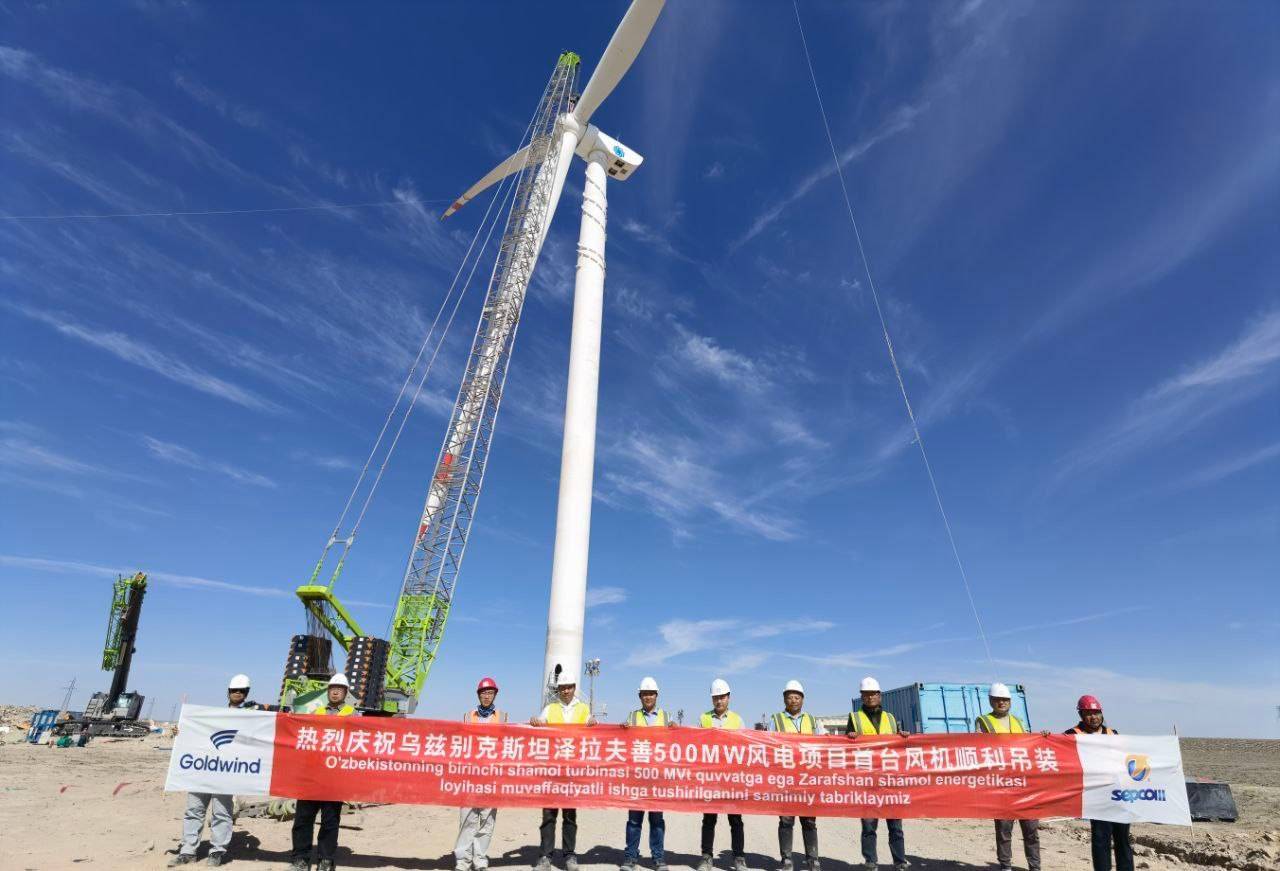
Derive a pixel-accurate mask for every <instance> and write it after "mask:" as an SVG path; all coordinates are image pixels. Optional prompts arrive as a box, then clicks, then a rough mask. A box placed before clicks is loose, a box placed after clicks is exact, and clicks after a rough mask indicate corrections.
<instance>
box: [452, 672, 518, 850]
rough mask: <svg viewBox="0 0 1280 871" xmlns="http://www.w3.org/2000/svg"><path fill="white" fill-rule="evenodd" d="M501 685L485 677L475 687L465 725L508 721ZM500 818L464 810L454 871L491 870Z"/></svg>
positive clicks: (491, 810) (490, 810)
mask: <svg viewBox="0 0 1280 871" xmlns="http://www.w3.org/2000/svg"><path fill="white" fill-rule="evenodd" d="M497 699H498V682H497V681H495V680H494V679H493V678H491V677H482V678H480V682H479V683H478V684H476V706H475V707H474V708H472V709H471V710H469V711H467V712H466V713H465V714H463V715H462V722H464V723H471V724H472V725H486V724H487V725H494V724H496V723H505V722H507V715H506V713H505V712H504V711H500V710H498V707H497V704H496V702H497ZM497 819H498V809H497V808H495V807H464V808H462V809H461V814H460V818H459V824H458V839H457V840H456V841H455V842H454V844H453V867H454V871H483V869H485V868H488V867H489V841H491V840H492V839H493V826H494V823H496V822H497Z"/></svg>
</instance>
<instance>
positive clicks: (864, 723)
mask: <svg viewBox="0 0 1280 871" xmlns="http://www.w3.org/2000/svg"><path fill="white" fill-rule="evenodd" d="M849 731H850V732H855V733H857V734H859V735H896V734H898V721H897V720H895V719H894V718H893V714H891V713H889V712H888V711H885V710H882V711H880V729H879V730H878V731H877V729H876V726H875V723H872V722H871V718H870V717H868V716H867V712H866V711H864V710H862V709H861V708H859V709H858V710H856V711H854V712H853V713H852V714H850V715H849Z"/></svg>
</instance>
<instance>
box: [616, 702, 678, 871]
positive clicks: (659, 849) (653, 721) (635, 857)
mask: <svg viewBox="0 0 1280 871" xmlns="http://www.w3.org/2000/svg"><path fill="white" fill-rule="evenodd" d="M636 694H637V695H639V697H640V707H638V708H636V709H635V710H634V711H632V712H631V713H630V714H628V715H627V719H626V722H624V723H623V724H622V725H623V726H624V727H627V728H641V729H644V728H649V727H653V726H658V727H666V726H672V725H675V724H674V723H672V722H671V718H670V717H668V716H667V712H666V711H664V710H662V708H659V707H658V682H657V681H656V680H654V679H653V678H651V677H646V678H644V679H642V680H641V681H640V686H639V687H638V688H637V690H636ZM644 815H645V812H644V811H639V810H629V811H627V846H626V849H625V850H623V852H622V871H635V868H636V864H637V863H638V862H639V861H640V830H641V828H642V827H643V826H644ZM666 833H667V823H666V821H665V820H664V819H663V818H662V811H649V854H650V855H651V856H652V857H653V867H654V869H655V871H667V859H666V850H665V848H664V841H665V839H666Z"/></svg>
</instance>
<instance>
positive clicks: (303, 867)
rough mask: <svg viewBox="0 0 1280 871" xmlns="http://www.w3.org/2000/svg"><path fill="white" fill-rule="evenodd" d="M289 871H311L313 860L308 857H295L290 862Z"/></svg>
mask: <svg viewBox="0 0 1280 871" xmlns="http://www.w3.org/2000/svg"><path fill="white" fill-rule="evenodd" d="M289 871H311V862H310V861H309V860H307V859H294V860H293V861H292V862H290V863H289Z"/></svg>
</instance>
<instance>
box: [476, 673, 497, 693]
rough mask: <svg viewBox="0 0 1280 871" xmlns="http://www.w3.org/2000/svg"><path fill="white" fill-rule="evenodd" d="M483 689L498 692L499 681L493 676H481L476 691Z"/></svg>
mask: <svg viewBox="0 0 1280 871" xmlns="http://www.w3.org/2000/svg"><path fill="white" fill-rule="evenodd" d="M481 690H493V691H494V692H497V691H498V682H497V681H496V680H494V679H493V678H491V677H482V678H480V683H478V684H476V692H480V691H481Z"/></svg>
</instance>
